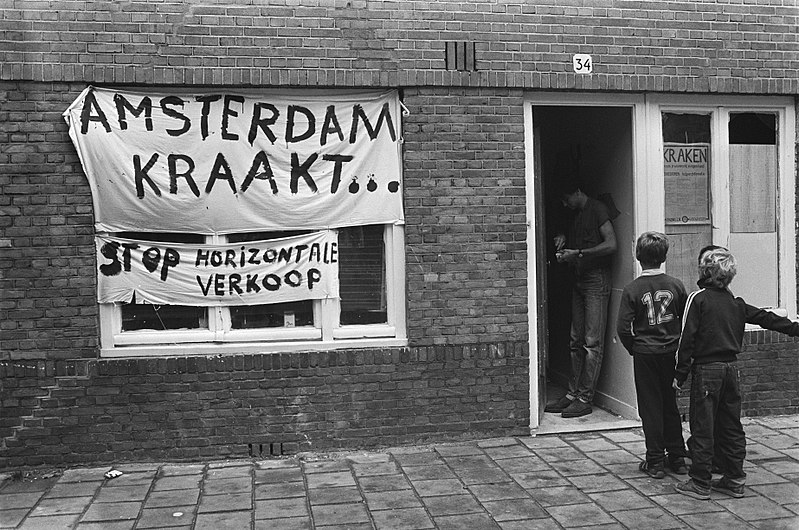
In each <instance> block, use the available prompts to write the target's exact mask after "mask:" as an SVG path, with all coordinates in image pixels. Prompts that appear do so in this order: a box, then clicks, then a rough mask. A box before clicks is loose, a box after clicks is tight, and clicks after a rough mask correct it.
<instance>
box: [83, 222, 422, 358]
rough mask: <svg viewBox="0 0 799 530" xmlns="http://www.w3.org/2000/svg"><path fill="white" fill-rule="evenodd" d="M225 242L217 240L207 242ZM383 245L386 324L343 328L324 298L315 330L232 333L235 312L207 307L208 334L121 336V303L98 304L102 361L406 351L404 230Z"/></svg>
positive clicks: (389, 232) (336, 309) (390, 231)
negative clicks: (381, 349) (347, 350)
mask: <svg viewBox="0 0 799 530" xmlns="http://www.w3.org/2000/svg"><path fill="white" fill-rule="evenodd" d="M221 241H222V240H221V238H220V237H219V236H216V237H213V238H211V239H210V240H209V241H208V243H212V244H213V243H220V242H221ZM383 241H384V252H385V262H386V285H385V288H386V302H387V303H386V313H387V315H386V316H387V322H386V323H383V324H358V325H339V316H340V312H341V307H340V300H339V299H324V300H314V301H313V311H314V326H313V327H310V326H301V327H295V328H261V329H237V330H232V329H230V324H231V321H230V312H229V310H228V309H227V308H226V307H224V306H206V307H207V310H208V329H190V330H164V331H152V330H135V331H122V309H121V308H122V304H99V313H100V356H101V357H149V356H165V355H169V356H174V355H209V354H235V353H255V352H258V353H268V352H286V351H298V350H315V349H319V350H327V349H332V348H335V349H341V348H353V347H359V348H362V347H394V346H406V345H407V332H406V318H405V316H406V311H405V231H404V226H403V225H402V224H393V225H391V224H387V225H384V230H383Z"/></svg>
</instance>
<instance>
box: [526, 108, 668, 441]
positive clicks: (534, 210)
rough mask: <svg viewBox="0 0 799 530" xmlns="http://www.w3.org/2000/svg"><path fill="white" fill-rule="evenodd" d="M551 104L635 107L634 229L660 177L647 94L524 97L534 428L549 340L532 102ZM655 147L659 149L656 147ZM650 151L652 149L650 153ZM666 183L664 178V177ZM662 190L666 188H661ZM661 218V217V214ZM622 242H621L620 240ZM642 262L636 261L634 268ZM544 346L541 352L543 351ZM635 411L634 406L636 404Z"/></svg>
mask: <svg viewBox="0 0 799 530" xmlns="http://www.w3.org/2000/svg"><path fill="white" fill-rule="evenodd" d="M538 105H547V106H560V107H566V106H583V107H625V108H629V109H631V115H632V123H631V127H632V131H631V133H632V134H631V136H632V172H633V175H632V186H633V233H638V232H639V227H642V226H651V225H649V222H650V221H652V219H649V218H648V216H647V208H640V207H639V206H638V205H639V204H646V198H647V196H648V195H649V194H650V193H657V190H655V189H652V188H654V187H656V184H657V183H652V182H650V181H649V179H646V178H645V176H646V174H647V171H646V169H647V167H648V165H649V163H650V161H649V160H648V155H647V152H648V149H647V147H648V146H647V136H650V137H651V136H652V135H647V134H646V131H645V129H646V127H645V124H646V123H647V122H646V118H647V116H646V100H645V96H644V95H643V94H595V93H577V92H569V93H556V92H542V93H529V94H526V95H525V98H524V131H525V153H527V156H526V157H525V161H526V163H525V182H526V190H527V192H526V193H527V197H526V199H527V200H526V203H527V238H526V239H527V249H528V252H527V300H528V304H527V307H528V311H527V320H528V322H527V324H528V330H529V334H528V336H529V351H530V355H529V357H530V360H529V362H530V366H529V374H530V401H529V402H530V430H531V431H535V430H536V429H537V428H538V427H539V426H540V424H541V419H542V416H543V414H544V401H545V400H546V373H544V370H543V367H542V365H543V362H542V361H543V360H545V359H546V356H547V354H548V352H547V351H546V341H545V340H544V337H545V332H546V330H545V329H544V327H543V326H544V325H545V323H546V305H545V303H544V302H543V301H542V300H543V299H544V297H543V293H542V289H544V288H545V287H546V285H545V270H546V256H545V255H544V253H541V252H540V251H539V246H540V245H541V242H540V241H539V239H540V236H541V233H542V232H541V230H542V228H541V227H540V226H538V224H539V219H543V210H544V204H545V202H544V197H543V186H542V185H541V178H539V176H538V175H537V174H536V171H537V164H538V161H537V160H536V159H535V144H536V138H535V134H534V127H535V124H534V123H533V107H534V106H538ZM655 152H657V151H655ZM649 156H652V155H649ZM660 184H661V186H662V182H661V183H660ZM660 193H661V195H662V194H663V191H662V190H661V191H660ZM661 222H662V220H661ZM622 244H623V242H622ZM631 245H632V246H631V248H630V250H631V252H630V253H629V255H630V256H634V255H635V251H634V245H635V242H634V241H632V242H631ZM631 259H633V258H631ZM638 267H639V265H638V264H637V262H636V263H635V269H634V270H636V271H638V270H639V268H638ZM539 352H540V353H539ZM633 412H634V410H633Z"/></svg>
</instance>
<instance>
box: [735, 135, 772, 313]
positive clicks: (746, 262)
mask: <svg viewBox="0 0 799 530" xmlns="http://www.w3.org/2000/svg"><path fill="white" fill-rule="evenodd" d="M776 208H777V146H776V145H756V144H731V145H730V250H731V251H732V252H733V254H734V255H735V257H736V259H737V261H738V275H737V277H736V279H735V281H734V283H733V286H732V287H733V292H735V294H736V295H738V296H742V297H743V298H744V299H745V300H746V301H747V302H749V303H750V304H752V305H756V306H759V307H777V306H778V305H779V279H778V275H779V274H778V248H777V211H776Z"/></svg>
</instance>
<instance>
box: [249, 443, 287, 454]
mask: <svg viewBox="0 0 799 530" xmlns="http://www.w3.org/2000/svg"><path fill="white" fill-rule="evenodd" d="M248 445H249V447H250V456H280V455H282V454H283V444H282V443H280V442H271V443H263V444H248Z"/></svg>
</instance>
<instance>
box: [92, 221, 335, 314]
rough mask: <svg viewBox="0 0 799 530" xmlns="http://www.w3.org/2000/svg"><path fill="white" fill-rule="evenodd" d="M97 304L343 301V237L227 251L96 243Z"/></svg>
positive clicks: (234, 246)
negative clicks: (340, 275)
mask: <svg viewBox="0 0 799 530" xmlns="http://www.w3.org/2000/svg"><path fill="white" fill-rule="evenodd" d="M96 244H97V263H98V271H97V277H98V281H97V283H98V289H97V301H98V302H100V303H111V302H132V301H133V297H134V295H135V297H136V299H135V301H136V302H137V303H143V302H148V303H152V304H178V305H194V306H207V305H256V304H274V303H278V302H292V301H296V300H308V299H319V298H338V296H339V288H338V238H337V234H336V232H334V231H330V230H324V231H320V232H313V233H311V234H307V235H301V236H295V237H287V238H282V239H273V240H270V241H252V242H244V243H228V244H221V245H189V244H180V243H161V242H152V241H139V240H133V239H121V238H115V237H104V236H97V237H96Z"/></svg>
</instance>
